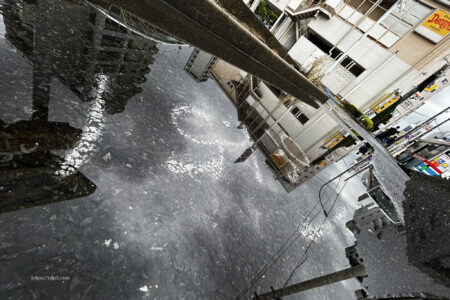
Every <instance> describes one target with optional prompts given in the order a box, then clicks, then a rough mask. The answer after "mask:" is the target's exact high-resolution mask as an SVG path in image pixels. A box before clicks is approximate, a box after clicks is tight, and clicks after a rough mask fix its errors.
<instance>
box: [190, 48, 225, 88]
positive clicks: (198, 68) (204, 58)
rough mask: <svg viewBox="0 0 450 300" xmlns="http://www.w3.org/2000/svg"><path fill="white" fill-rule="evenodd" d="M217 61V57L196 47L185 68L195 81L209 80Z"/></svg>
mask: <svg viewBox="0 0 450 300" xmlns="http://www.w3.org/2000/svg"><path fill="white" fill-rule="evenodd" d="M216 61H217V57H215V56H213V55H211V54H209V53H207V52H205V51H202V50H199V49H197V48H194V50H193V51H192V54H191V56H190V57H189V60H188V61H187V63H186V65H185V66H184V69H185V70H186V72H188V74H189V75H191V76H192V78H194V79H195V81H197V82H202V81H206V80H208V76H209V74H210V72H211V69H212V68H213V67H214V64H215V63H216Z"/></svg>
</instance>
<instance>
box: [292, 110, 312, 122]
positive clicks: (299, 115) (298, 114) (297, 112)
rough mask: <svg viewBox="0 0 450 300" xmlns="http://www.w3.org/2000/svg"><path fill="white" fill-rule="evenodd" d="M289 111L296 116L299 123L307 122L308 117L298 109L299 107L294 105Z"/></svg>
mask: <svg viewBox="0 0 450 300" xmlns="http://www.w3.org/2000/svg"><path fill="white" fill-rule="evenodd" d="M291 112H292V114H293V115H294V117H296V118H297V120H299V121H300V123H302V124H305V123H306V122H308V120H309V119H308V118H307V117H306V116H305V114H304V113H302V112H301V111H300V109H299V108H298V107H297V106H295V107H294V108H293V109H292V110H291Z"/></svg>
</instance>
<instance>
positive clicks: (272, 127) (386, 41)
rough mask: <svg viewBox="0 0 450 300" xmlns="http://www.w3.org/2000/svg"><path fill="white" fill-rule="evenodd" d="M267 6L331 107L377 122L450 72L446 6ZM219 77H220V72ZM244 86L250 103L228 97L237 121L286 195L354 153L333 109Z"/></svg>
mask: <svg viewBox="0 0 450 300" xmlns="http://www.w3.org/2000/svg"><path fill="white" fill-rule="evenodd" d="M268 3H269V5H271V7H272V8H273V9H274V10H275V11H278V12H279V13H280V16H279V18H278V20H277V22H276V23H275V24H274V25H273V27H272V28H271V31H272V33H273V34H274V36H275V37H276V38H277V39H278V40H279V41H280V43H281V44H282V45H283V46H284V47H285V48H286V49H287V50H288V51H289V55H290V56H291V57H292V58H293V59H294V60H295V61H297V62H298V64H299V66H300V68H301V69H302V71H303V72H304V73H305V74H306V76H307V77H308V78H309V79H310V80H311V81H313V82H315V83H317V84H320V85H322V86H323V87H324V89H325V90H326V91H327V92H328V93H329V94H330V99H331V100H330V101H334V102H336V103H338V104H339V105H342V103H344V102H346V103H349V104H351V105H353V107H355V108H356V109H359V110H360V111H362V112H365V113H366V114H367V115H372V116H376V115H377V114H380V113H381V112H383V111H384V110H385V109H387V108H388V107H390V106H391V105H393V104H394V103H395V102H396V101H398V100H399V99H400V98H401V96H402V95H403V94H405V93H408V92H409V91H410V90H411V88H413V87H415V86H417V85H418V84H419V83H421V82H423V81H424V80H427V78H428V79H429V77H431V76H432V75H433V74H435V73H436V72H437V71H438V70H440V69H442V68H445V66H446V65H447V61H446V57H447V56H448V55H450V49H449V47H448V41H449V39H448V36H447V34H448V28H447V29H446V27H445V26H444V27H445V28H440V27H439V26H437V25H436V24H435V23H436V22H435V21H436V20H437V19H439V18H440V19H444V20H445V19H450V15H449V13H448V12H447V11H448V9H447V7H446V5H445V4H442V2H439V1H431V0H424V1H418V0H404V1H403V2H401V1H398V2H396V1H394V0H385V1H382V0H379V1H377V0H374V1H368V0H351V1H345V2H344V1H342V0H327V1H302V0H291V1H288V0H268ZM437 23H439V22H437ZM433 24H435V25H436V26H435V25H433ZM227 72H228V71H226V72H225V73H227ZM215 73H216V74H221V70H220V68H218V69H217V70H216V72H215ZM228 73H230V74H231V73H232V72H228ZM235 73H236V72H235ZM423 74H428V76H423ZM217 77H220V80H221V81H226V78H223V77H224V76H220V75H218V76H217ZM225 77H226V76H225ZM231 79H233V78H231V77H230V80H231ZM431 79H432V78H431ZM233 80H235V79H233ZM429 80H430V79H429ZM241 83H242V84H245V85H246V86H248V89H249V93H243V94H244V95H250V97H247V96H246V97H247V98H246V99H238V98H239V97H236V96H235V95H234V94H233V93H234V92H233V91H227V88H224V90H226V91H227V93H228V94H233V95H234V96H233V97H230V98H233V99H237V100H236V101H237V102H236V103H235V105H236V106H237V108H238V115H239V120H240V121H241V122H242V123H243V124H245V125H246V127H247V129H248V131H249V132H250V135H251V136H252V138H254V139H255V140H256V141H258V146H259V148H260V149H261V150H262V151H263V152H264V153H265V154H266V156H267V157H268V160H267V162H268V163H269V165H270V166H271V167H272V169H273V170H274V173H275V176H276V178H278V179H279V180H280V182H281V183H282V184H283V186H284V187H285V188H286V189H287V190H288V191H289V190H292V189H293V188H295V187H297V186H299V185H300V184H302V183H303V182H305V181H306V180H308V179H309V178H311V177H312V176H313V175H315V174H316V173H317V172H320V171H321V170H322V169H323V168H325V167H327V166H328V165H330V164H331V163H333V162H335V161H337V160H339V159H341V158H342V157H344V156H345V155H347V154H348V153H349V152H350V151H352V150H353V149H354V148H355V147H357V145H356V144H357V142H358V138H357V136H356V134H355V133H354V132H353V131H352V130H351V128H348V127H347V126H346V125H345V124H344V123H343V122H341V121H340V120H339V119H338V118H337V117H335V115H334V114H333V113H330V108H329V106H328V105H323V106H321V107H320V108H319V109H315V108H312V107H310V106H309V105H307V104H304V103H302V102H299V101H298V100H297V99H295V98H292V97H290V96H288V95H286V94H285V93H284V92H282V91H280V90H279V89H277V88H276V87H273V86H271V85H270V84H268V83H265V82H263V81H261V80H259V79H257V78H255V77H253V76H251V75H248V76H246V77H244V78H243V79H242V80H241ZM221 86H223V84H222V85H221ZM343 101H344V102H343ZM287 110H290V112H288V111H287Z"/></svg>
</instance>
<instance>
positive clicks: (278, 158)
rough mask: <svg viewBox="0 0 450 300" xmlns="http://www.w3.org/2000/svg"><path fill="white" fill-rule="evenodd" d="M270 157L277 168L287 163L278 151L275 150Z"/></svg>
mask: <svg viewBox="0 0 450 300" xmlns="http://www.w3.org/2000/svg"><path fill="white" fill-rule="evenodd" d="M270 158H271V159H272V161H273V162H274V164H275V165H276V166H277V168H278V169H279V168H281V167H282V166H284V165H285V164H286V163H287V160H286V157H284V155H283V154H282V153H280V152H279V151H277V150H275V151H274V152H273V153H272V154H271V155H270Z"/></svg>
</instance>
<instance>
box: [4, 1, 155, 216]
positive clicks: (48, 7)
mask: <svg viewBox="0 0 450 300" xmlns="http://www.w3.org/2000/svg"><path fill="white" fill-rule="evenodd" d="M3 16H4V24H5V30H6V32H5V37H6V40H7V41H8V42H9V43H10V44H11V45H12V46H13V47H15V48H16V49H17V50H19V53H20V54H21V55H22V56H23V57H24V58H25V59H26V60H27V61H28V62H29V63H30V64H31V65H32V68H33V81H32V86H33V95H32V98H33V113H32V116H31V119H30V120H21V121H18V122H15V123H12V124H7V123H5V122H3V121H2V120H0V213H3V212H9V211H14V210H18V209H23V208H28V207H33V206H37V205H43V204H49V203H54V202H59V201H64V200H69V199H75V198H80V197H85V196H88V195H90V194H92V193H93V192H94V191H95V189H96V186H95V184H94V183H93V182H91V181H90V180H89V179H88V178H87V177H86V176H84V175H83V174H82V173H81V172H80V171H79V170H78V168H79V166H80V164H77V163H74V162H73V161H72V160H70V153H74V152H75V153H76V154H77V155H78V154H80V153H81V152H83V154H84V155H86V152H88V151H89V150H90V149H92V147H87V148H84V149H80V144H83V146H85V145H86V140H85V139H83V135H84V134H85V131H86V128H83V130H81V129H79V128H75V127H73V126H72V125H70V124H69V123H64V122H53V121H50V120H49V118H48V111H49V105H50V104H51V100H50V95H51V90H52V80H53V79H57V80H59V81H60V82H61V83H63V84H64V85H65V86H66V87H67V88H68V89H70V90H71V91H72V92H73V93H74V94H75V95H77V97H78V98H79V99H80V100H81V101H94V104H97V103H100V104H101V106H100V108H101V112H102V113H103V112H106V113H108V114H116V113H120V112H123V111H124V109H125V106H126V105H127V103H128V101H129V100H130V99H131V98H132V97H133V96H135V95H136V94H138V93H140V92H141V87H140V85H141V84H142V83H143V82H145V80H146V78H145V75H146V74H148V72H149V71H150V69H149V67H148V65H149V64H151V63H152V62H153V60H154V59H153V55H154V54H156V53H157V51H158V50H157V48H156V42H154V41H152V40H149V39H146V38H144V37H142V36H139V35H138V34H135V33H133V32H130V31H129V30H128V29H127V28H125V27H123V26H121V25H119V24H117V23H116V22H114V21H113V20H111V19H109V18H108V17H107V15H105V13H104V12H102V11H100V10H98V9H96V8H94V7H92V6H89V5H88V4H86V3H84V2H79V1H78V2H76V1H50V0H34V1H33V0H21V1H12V0H8V1H5V3H4V5H3ZM106 83H107V84H106ZM52 101H53V100H52ZM94 108H95V105H94ZM97 112H98V111H96V112H90V113H89V117H88V118H89V120H88V121H89V122H92V121H95V122H97V124H100V125H101V126H103V124H101V123H102V122H103V120H104V118H103V117H102V116H100V117H98V116H97V114H96V113H97ZM94 119H95V120H94ZM87 132H88V133H89V128H87ZM89 142H90V143H95V141H89ZM54 150H67V154H66V155H65V157H60V156H58V155H57V154H55V153H52V151H54ZM62 170H65V171H64V172H61V171H62ZM67 170H70V172H68V171H67Z"/></svg>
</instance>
